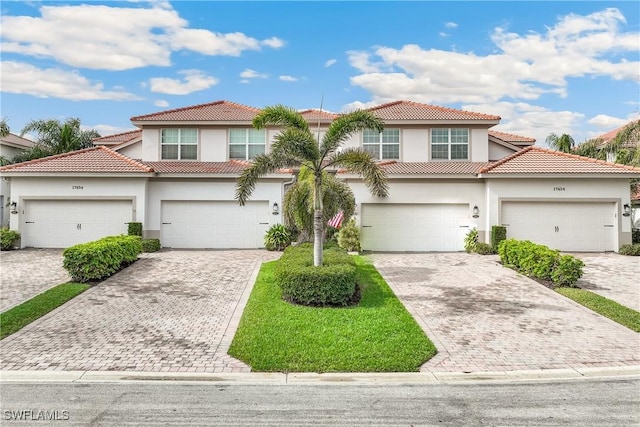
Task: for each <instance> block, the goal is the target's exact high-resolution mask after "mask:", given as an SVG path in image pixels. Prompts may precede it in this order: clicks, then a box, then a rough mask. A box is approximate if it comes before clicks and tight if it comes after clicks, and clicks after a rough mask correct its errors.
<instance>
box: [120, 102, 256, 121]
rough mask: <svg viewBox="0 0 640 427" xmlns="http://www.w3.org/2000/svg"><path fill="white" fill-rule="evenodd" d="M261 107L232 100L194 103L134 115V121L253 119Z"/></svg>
mask: <svg viewBox="0 0 640 427" xmlns="http://www.w3.org/2000/svg"><path fill="white" fill-rule="evenodd" d="M259 112H260V110H259V109H257V108H253V107H249V106H246V105H241V104H236V103H235V102H230V101H216V102H211V103H209V104H199V105H192V106H189V107H183V108H176V109H174V110H166V111H160V112H157V113H152V114H146V115H143V116H135V117H132V118H131V120H132V121H134V122H144V121H231V122H234V121H238V122H246V121H249V122H250V121H252V120H253V118H254V117H255V116H256V114H258V113H259Z"/></svg>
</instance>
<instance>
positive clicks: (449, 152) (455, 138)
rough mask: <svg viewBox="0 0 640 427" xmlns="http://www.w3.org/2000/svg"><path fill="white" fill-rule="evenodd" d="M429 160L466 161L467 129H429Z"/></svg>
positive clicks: (467, 150) (467, 156) (467, 152)
mask: <svg viewBox="0 0 640 427" xmlns="http://www.w3.org/2000/svg"><path fill="white" fill-rule="evenodd" d="M431 159H433V160H468V159H469V129H462V128H451V129H431Z"/></svg>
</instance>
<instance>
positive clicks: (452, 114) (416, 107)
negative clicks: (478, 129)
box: [368, 101, 500, 121]
mask: <svg viewBox="0 0 640 427" xmlns="http://www.w3.org/2000/svg"><path fill="white" fill-rule="evenodd" d="M368 111H371V112H372V113H373V114H374V115H376V116H377V117H378V118H380V119H382V120H491V121H498V120H500V117H499V116H493V115H489V114H481V113H474V112H471V111H464V110H455V109H453V108H446V107H439V106H436V105H427V104H421V103H418V102H414V101H394V102H389V103H387V104H382V105H378V106H377V107H372V108H369V109H368Z"/></svg>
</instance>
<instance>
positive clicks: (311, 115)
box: [300, 109, 339, 123]
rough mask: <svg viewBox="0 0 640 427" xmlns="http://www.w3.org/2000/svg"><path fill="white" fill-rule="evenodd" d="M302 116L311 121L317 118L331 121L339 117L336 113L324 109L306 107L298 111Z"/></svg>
mask: <svg viewBox="0 0 640 427" xmlns="http://www.w3.org/2000/svg"><path fill="white" fill-rule="evenodd" d="M300 114H302V117H304V118H305V120H306V121H308V122H310V123H313V122H317V121H318V119H320V121H322V122H331V121H333V120H335V119H336V118H337V117H339V115H338V114H333V113H330V112H328V111H324V110H316V109H308V110H302V111H300Z"/></svg>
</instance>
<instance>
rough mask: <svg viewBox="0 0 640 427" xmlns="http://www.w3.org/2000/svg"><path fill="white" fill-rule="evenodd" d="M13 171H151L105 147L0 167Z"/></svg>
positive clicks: (1, 170)
mask: <svg viewBox="0 0 640 427" xmlns="http://www.w3.org/2000/svg"><path fill="white" fill-rule="evenodd" d="M0 172H11V173H16V172H17V173H55V172H59V173H64V172H69V173H150V172H153V170H152V169H151V168H150V167H149V166H146V165H144V164H142V163H140V162H137V161H135V160H132V159H130V158H128V157H126V156H123V155H122V154H120V153H116V152H115V151H113V150H111V149H109V148H107V147H105V146H102V145H101V146H98V147H91V148H86V149H84V150H78V151H72V152H69V153H64V154H58V155H55V156H49V157H43V158H41V159H36V160H30V161H28V162H23V163H16V164H13V165H8V166H4V167H2V168H0Z"/></svg>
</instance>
